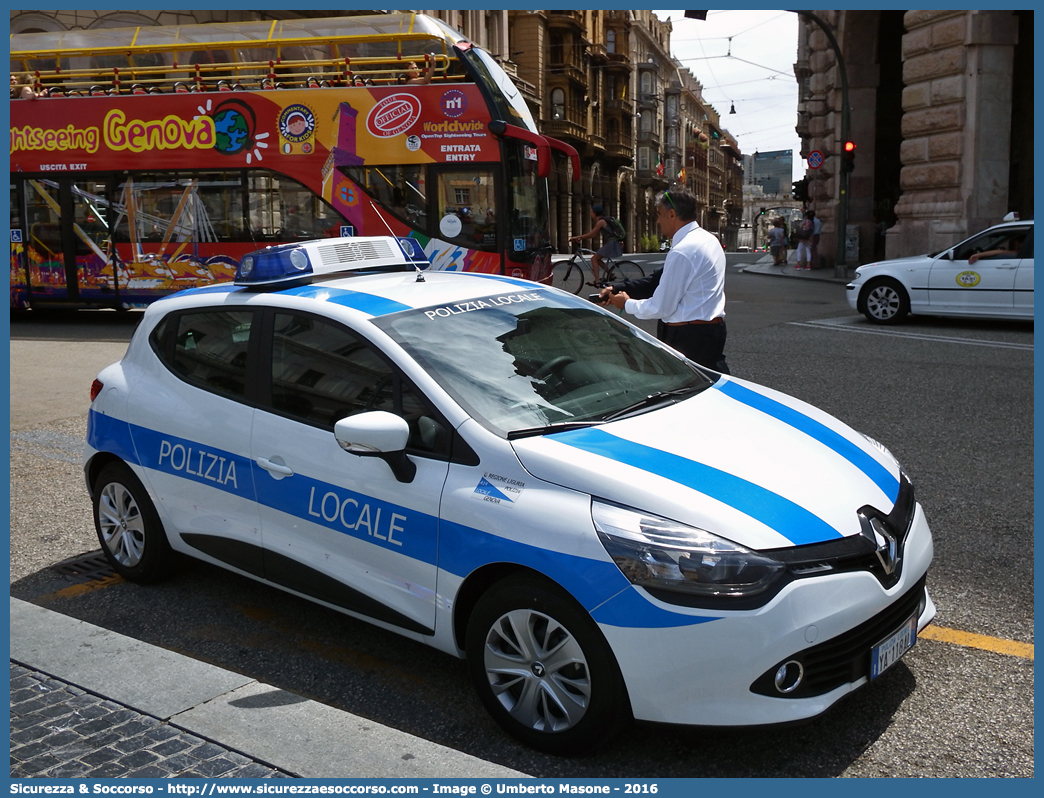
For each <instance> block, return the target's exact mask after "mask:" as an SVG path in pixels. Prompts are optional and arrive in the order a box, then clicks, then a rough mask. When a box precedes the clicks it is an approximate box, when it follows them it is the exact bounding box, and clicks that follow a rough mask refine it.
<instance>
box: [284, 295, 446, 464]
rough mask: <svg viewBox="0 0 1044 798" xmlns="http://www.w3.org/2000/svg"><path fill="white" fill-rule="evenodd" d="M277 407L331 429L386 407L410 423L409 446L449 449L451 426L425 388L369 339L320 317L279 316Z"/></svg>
mask: <svg viewBox="0 0 1044 798" xmlns="http://www.w3.org/2000/svg"><path fill="white" fill-rule="evenodd" d="M272 407H273V409H274V410H276V411H277V412H280V413H283V414H285V415H288V416H291V417H293V418H297V419H300V420H301V421H305V422H308V423H311V424H315V425H317V426H320V427H324V428H326V429H329V430H333V427H334V424H335V423H336V422H337V421H339V420H340V419H342V418H346V417H347V416H352V415H355V414H356V413H365V412H367V411H371V410H386V411H388V412H390V413H396V414H398V415H401V416H403V417H404V418H405V419H406V421H407V423H408V424H409V426H410V440H409V443H408V448H409V449H411V450H415V451H418V452H426V453H430V454H435V455H442V454H445V453H446V452H447V451H448V446H449V436H448V434H447V432H446V429H445V426H444V425H443V424H442V423H441V422H440V421H439V420H438V419H437V417H436V415H435V414H434V413H433V412H431V411H430V409H429V408H428V406H427V403H426V402H425V401H424V400H423V398H422V397H421V396H420V395H419V393H418V392H417V391H416V390H415V389H414V388H413V387H412V386H410V385H409V384H407V383H406V381H405V380H403V379H402V378H401V376H400V375H398V374H397V372H395V371H394V370H393V369H392V367H391V365H390V364H389V363H388V362H387V361H386V360H385V359H384V358H382V357H381V356H380V355H379V354H378V353H377V351H376V350H375V349H374V348H373V347H372V346H371V345H370V344H369V343H367V342H366V341H364V340H363V339H362V338H360V337H359V336H357V335H355V334H354V333H353V332H351V331H350V330H348V329H347V328H346V327H343V326H342V325H340V324H337V323H335V322H331V321H327V320H325V319H322V318H319V317H317V316H311V315H308V314H297V313H276V314H275V316H274V325H273V332H272Z"/></svg>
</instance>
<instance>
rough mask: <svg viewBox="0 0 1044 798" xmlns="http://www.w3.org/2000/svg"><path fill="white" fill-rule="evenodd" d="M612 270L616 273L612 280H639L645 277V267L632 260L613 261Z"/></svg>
mask: <svg viewBox="0 0 1044 798" xmlns="http://www.w3.org/2000/svg"><path fill="white" fill-rule="evenodd" d="M613 272H614V274H615V275H616V276H615V277H614V278H613V282H614V283H615V282H618V281H621V280H640V279H641V278H642V277H645V269H643V268H642V267H641V266H639V265H638V264H637V263H635V262H634V261H633V260H618V261H614V262H613Z"/></svg>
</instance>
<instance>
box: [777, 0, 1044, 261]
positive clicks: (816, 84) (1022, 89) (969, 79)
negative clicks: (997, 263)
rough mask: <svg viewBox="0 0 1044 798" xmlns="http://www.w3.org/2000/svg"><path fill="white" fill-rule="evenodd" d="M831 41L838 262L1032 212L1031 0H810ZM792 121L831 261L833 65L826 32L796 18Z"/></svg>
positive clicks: (928, 245) (889, 252) (948, 237)
mask: <svg viewBox="0 0 1044 798" xmlns="http://www.w3.org/2000/svg"><path fill="white" fill-rule="evenodd" d="M815 13H816V14H817V15H818V16H819V17H820V18H821V19H822V20H823V21H824V23H825V24H827V25H828V26H830V29H831V30H832V32H833V35H834V37H835V39H836V41H837V42H838V45H839V47H840V50H841V53H842V56H843V59H844V64H845V68H846V71H847V77H848V104H849V109H850V128H849V136H848V139H849V140H851V141H853V142H855V143H856V145H857V149H856V158H855V168H854V170H853V171H852V173H851V174H850V179H849V191H848V219H847V221H848V225H847V227H848V229H847V231H846V233H847V238H848V243H849V247H848V248H847V250H846V253H847V254H848V257H847V258H846V260H847V265H848V266H849V267H852V266H855V265H857V264H858V263H866V262H869V261H872V260H874V259H880V258H885V257H887V258H895V257H903V256H906V255H915V254H921V253H924V252H927V251H935V250H939V249H943V248H945V247H947V246H949V245H951V244H953V243H956V242H957V241H959V240H961V239H962V238H964V237H966V236H968V235H971V234H973V233H975V232H978V231H979V230H982V229H983V228H985V227H988V226H989V225H991V224H996V223H997V222H999V221H1000V220H1001V219H1002V217H1003V216H1004V215H1005V214H1006V213H1008V212H1009V211H1017V212H1018V213H1019V214H1020V215H1021V217H1022V218H1024V219H1026V218H1032V216H1033V183H1032V174H1033V146H1032V145H1033V12H1032V11H986V10H957V11H947V10H937V11H818V12H815ZM795 74H796V75H797V78H798V82H799V87H800V91H799V108H798V124H797V132H798V133H799V135H800V136H801V137H802V153H801V154H802V156H804V157H806V158H807V157H808V155H809V153H810V152H811V151H813V150H819V151H820V152H822V153H824V155H826V156H827V157H826V159H825V163H824V165H823V167H822V168H820V169H815V170H814V169H809V170H808V172H807V176H808V177H809V179H810V194H811V206H812V207H814V208H815V209H816V212H817V215H819V216H820V218H822V219H823V222H824V230H823V241H822V242H821V244H820V247H819V249H820V252H821V253H822V254H823V256H824V265H834V260H835V258H834V257H833V253H834V252H835V251H836V241H837V239H836V235H837V229H836V228H837V209H838V204H839V199H840V180H839V170H840V160H841V159H840V152H841V146H842V144H843V142H842V141H841V140H840V137H841V113H840V110H841V93H842V85H841V79H840V71H839V69H838V64H837V59H836V57H835V54H834V51H833V48H832V47H831V46H830V43H829V40H828V38H827V36H826V35H825V34H824V33H823V31H822V30H821V29H820V28H819V26H818V25H817V24H815V23H814V22H812V21H808V20H805V21H804V24H803V25H801V26H800V27H799V46H798V61H797V63H796V64H795Z"/></svg>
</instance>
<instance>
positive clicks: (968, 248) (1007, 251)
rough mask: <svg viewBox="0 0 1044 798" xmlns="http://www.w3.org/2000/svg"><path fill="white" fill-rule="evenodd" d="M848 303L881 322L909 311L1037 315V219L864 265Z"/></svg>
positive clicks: (851, 286) (892, 321)
mask: <svg viewBox="0 0 1044 798" xmlns="http://www.w3.org/2000/svg"><path fill="white" fill-rule="evenodd" d="M848 304H849V305H850V306H851V308H852V309H853V310H856V311H858V312H860V313H862V314H863V315H864V316H866V317H867V319H869V320H870V321H872V322H874V323H876V324H896V323H897V322H900V321H902V320H903V319H904V318H905V317H906V315H907V314H908V313H914V314H918V313H921V314H925V315H935V316H980V317H996V318H1008V319H1032V318H1033V222H1032V221H1025V222H1008V223H1005V224H999V225H996V226H994V227H991V228H989V229H988V230H984V231H983V232H981V233H979V234H978V235H974V236H972V237H971V238H969V239H967V240H965V241H962V242H961V243H960V244H957V245H956V246H953V247H950V248H949V249H944V250H943V251H942V252H936V253H935V254H933V255H917V256H915V257H910V258H897V259H895V260H883V261H878V262H877V263H871V264H869V265H866V266H860V267H859V268H858V269H856V273H855V279H854V280H853V281H852V282H851V283H849V284H848Z"/></svg>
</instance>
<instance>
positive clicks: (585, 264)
mask: <svg viewBox="0 0 1044 798" xmlns="http://www.w3.org/2000/svg"><path fill="white" fill-rule="evenodd" d="M594 254H595V252H594V250H592V249H584V248H583V247H577V248H576V251H575V252H574V253H573V257H571V258H570V259H569V260H564V261H562V262H561V263H559V264H558V265H556V266H555V268H554V269H553V284H554V285H556V286H558V287H559V288H561V289H563V290H565V291H572V292H573V293H574V294H579V293H580V290H581V289H582V288H583V287H584V283H585V282H587V280H586V279H585V278H584V274H585V270H586V272H589V273H591V274H592V275H593V274H594V270H593V269H592V268H591V262H590V258H591V256H592V255H594ZM639 277H645V269H643V268H642V267H641V266H639V265H638V264H637V263H635V262H634V261H633V260H616V259H614V258H608V257H603V258H602V273H601V275H599V279H598V287H600V288H601V287H604V286H606V285H609V284H611V283H616V282H622V281H623V280H637V279H638V278H639Z"/></svg>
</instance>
